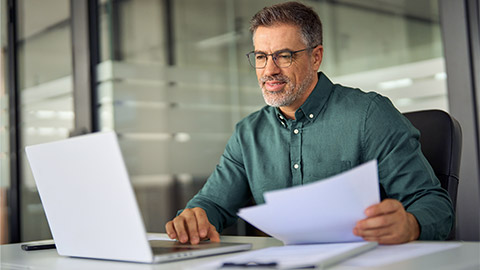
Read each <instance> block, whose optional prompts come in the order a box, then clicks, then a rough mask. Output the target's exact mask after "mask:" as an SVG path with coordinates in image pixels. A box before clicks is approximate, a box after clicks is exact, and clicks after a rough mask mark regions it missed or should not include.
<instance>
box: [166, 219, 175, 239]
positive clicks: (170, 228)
mask: <svg viewBox="0 0 480 270" xmlns="http://www.w3.org/2000/svg"><path fill="white" fill-rule="evenodd" d="M165 231H166V232H167V234H168V237H170V239H176V238H177V234H176V233H175V228H174V227H173V222H172V221H169V222H167V224H165Z"/></svg>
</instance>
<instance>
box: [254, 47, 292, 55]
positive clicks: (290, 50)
mask: <svg viewBox="0 0 480 270" xmlns="http://www.w3.org/2000/svg"><path fill="white" fill-rule="evenodd" d="M292 51H293V50H292V49H289V48H283V49H280V50H277V51H274V52H273V53H277V52H292ZM253 52H254V53H264V54H267V53H266V52H264V51H260V50H255V51H253Z"/></svg>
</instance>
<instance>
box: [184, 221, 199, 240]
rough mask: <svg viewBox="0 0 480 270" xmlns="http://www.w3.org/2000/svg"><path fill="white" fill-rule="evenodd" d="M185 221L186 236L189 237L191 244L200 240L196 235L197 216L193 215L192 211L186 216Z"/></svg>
mask: <svg viewBox="0 0 480 270" xmlns="http://www.w3.org/2000/svg"><path fill="white" fill-rule="evenodd" d="M185 221H186V222H185V223H186V227H187V231H188V238H189V239H190V243H191V244H194V245H196V244H198V243H199V242H200V237H199V236H198V223H197V217H196V216H195V214H194V213H192V215H190V216H188V218H187V219H186V220H185Z"/></svg>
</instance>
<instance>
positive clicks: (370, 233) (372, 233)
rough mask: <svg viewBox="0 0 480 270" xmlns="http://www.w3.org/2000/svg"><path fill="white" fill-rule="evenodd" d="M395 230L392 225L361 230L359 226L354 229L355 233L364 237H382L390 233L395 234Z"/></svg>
mask: <svg viewBox="0 0 480 270" xmlns="http://www.w3.org/2000/svg"><path fill="white" fill-rule="evenodd" d="M394 233H395V231H394V229H393V228H392V227H386V228H378V229H374V230H359V229H358V228H355V229H354V234H355V235H356V236H360V237H362V238H364V239H365V238H381V237H385V236H388V235H392V234H394Z"/></svg>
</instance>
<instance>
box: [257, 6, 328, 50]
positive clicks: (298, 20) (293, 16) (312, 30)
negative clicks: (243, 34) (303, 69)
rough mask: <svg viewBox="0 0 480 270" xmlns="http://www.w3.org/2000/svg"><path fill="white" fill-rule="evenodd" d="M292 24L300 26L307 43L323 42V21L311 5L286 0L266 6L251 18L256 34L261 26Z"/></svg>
mask: <svg viewBox="0 0 480 270" xmlns="http://www.w3.org/2000/svg"><path fill="white" fill-rule="evenodd" d="M276 24H290V25H295V26H298V27H299V28H300V32H301V35H302V39H303V41H304V42H305V45H307V46H308V47H313V46H317V45H322V44H323V37H322V22H321V21H320V18H319V17H318V14H317V13H316V12H315V11H313V9H312V8H311V7H308V6H305V5H304V4H302V3H298V2H286V3H281V4H276V5H273V6H271V7H264V8H263V9H262V10H260V11H259V12H257V14H255V16H253V18H252V19H251V20H250V32H252V34H253V36H255V31H257V28H258V27H259V26H266V27H268V26H273V25H276Z"/></svg>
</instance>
